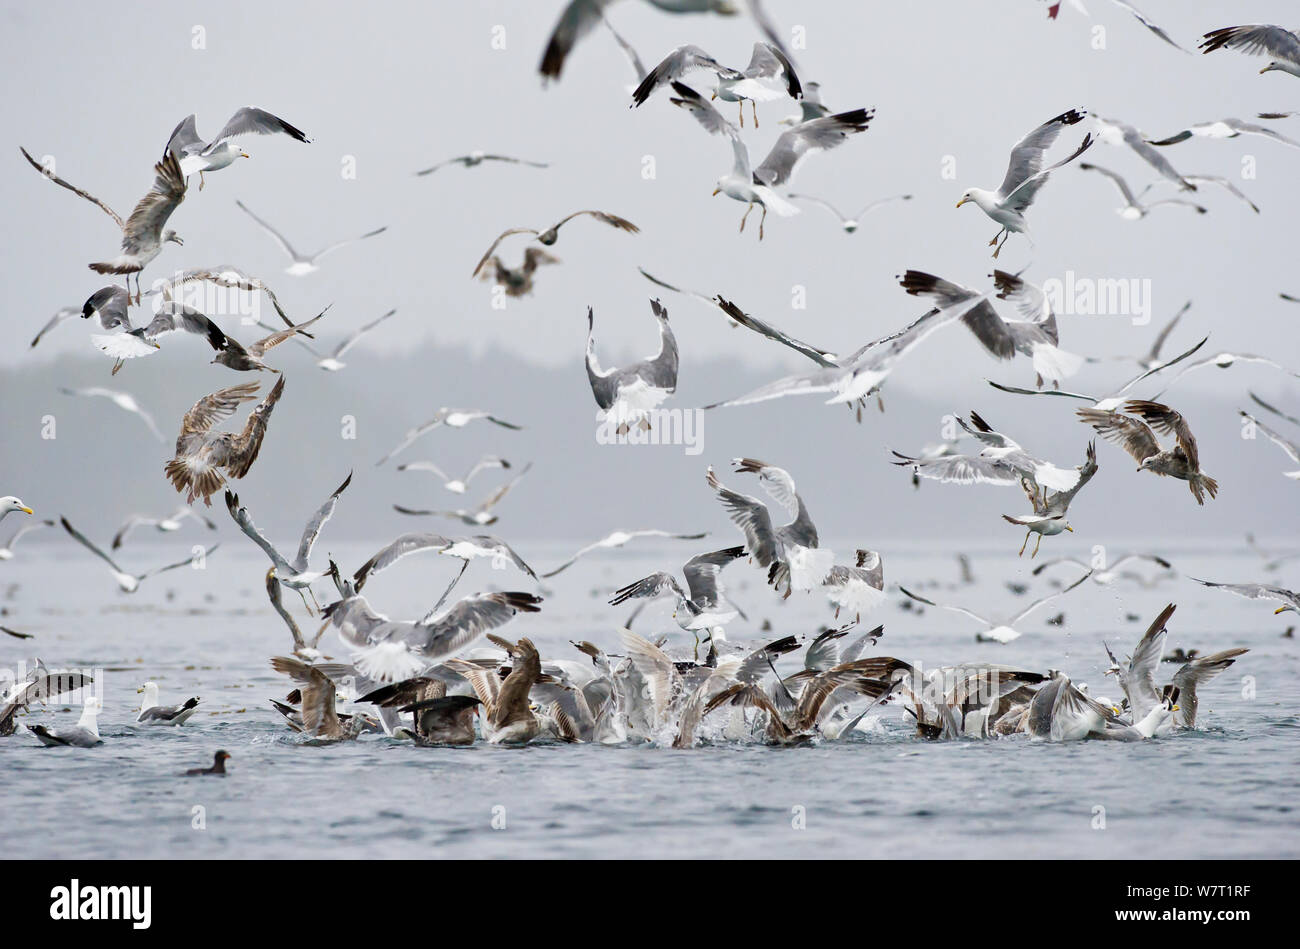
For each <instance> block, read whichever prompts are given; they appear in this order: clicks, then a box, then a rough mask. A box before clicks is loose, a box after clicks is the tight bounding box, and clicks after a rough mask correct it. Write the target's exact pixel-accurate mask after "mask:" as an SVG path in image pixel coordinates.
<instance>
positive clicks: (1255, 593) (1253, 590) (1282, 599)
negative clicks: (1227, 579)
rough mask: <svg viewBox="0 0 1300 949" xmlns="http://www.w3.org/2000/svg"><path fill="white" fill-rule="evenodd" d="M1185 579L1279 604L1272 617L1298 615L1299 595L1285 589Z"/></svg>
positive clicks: (1253, 584) (1252, 598)
mask: <svg viewBox="0 0 1300 949" xmlns="http://www.w3.org/2000/svg"><path fill="white" fill-rule="evenodd" d="M1187 579H1189V580H1195V581H1196V582H1197V583H1199V584H1201V585H1202V586H1207V587H1212V588H1215V589H1219V590H1223V591H1224V592H1226V593H1235V594H1236V595H1237V596H1244V597H1245V598H1246V599H1248V600H1274V601H1276V602H1278V603H1281V604H1282V605H1281V606H1279V607H1278V608H1277V609H1275V610H1274V611H1273V614H1274V615H1277V614H1279V613H1286V612H1291V613H1300V593H1296V592H1295V591H1294V590H1288V589H1286V588H1285V587H1274V586H1268V585H1267V584H1264V583H1215V582H1213V581H1211V580H1199V579H1197V578H1196V577H1188V578H1187Z"/></svg>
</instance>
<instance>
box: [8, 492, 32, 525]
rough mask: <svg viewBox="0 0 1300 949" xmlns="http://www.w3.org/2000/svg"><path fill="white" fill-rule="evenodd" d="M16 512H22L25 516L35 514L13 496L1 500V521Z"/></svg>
mask: <svg viewBox="0 0 1300 949" xmlns="http://www.w3.org/2000/svg"><path fill="white" fill-rule="evenodd" d="M14 511H22V513H24V514H32V513H34V512H33V511H32V509H31V508H29V507H28V506H27V505H26V504H24V503H23V502H22V501H21V500H20V499H19V498H16V497H14V496H13V495H12V494H10V495H6V496H5V497H2V498H0V521H3V520H4V519H5V518H6V517H8V516H9V515H10V514H12V513H13V512H14Z"/></svg>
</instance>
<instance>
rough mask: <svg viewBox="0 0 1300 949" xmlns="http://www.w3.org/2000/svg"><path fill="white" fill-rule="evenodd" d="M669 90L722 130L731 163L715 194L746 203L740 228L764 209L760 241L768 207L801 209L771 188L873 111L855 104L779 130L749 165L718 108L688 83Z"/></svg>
mask: <svg viewBox="0 0 1300 949" xmlns="http://www.w3.org/2000/svg"><path fill="white" fill-rule="evenodd" d="M673 91H674V92H676V93H677V96H676V97H674V98H671V99H669V100H668V101H669V102H671V103H672V104H673V105H676V106H680V107H681V108H684V109H686V110H687V111H688V112H690V113H691V115H693V116H695V120H696V121H697V122H699V123H700V126H701V127H702V128H703V129H704V130H705V131H706V132H708V133H709V134H710V135H725V136H726V137H727V138H729V139H730V140H731V150H732V154H733V155H734V157H735V164H734V165H733V166H732V170H731V173H730V174H726V175H723V176H722V177H721V178H719V179H718V180H717V183H716V186H715V187H714V189H713V193H714V194H715V195H716V194H718V193H719V192H721V193H723V194H725V195H726V196H727V197H729V198H733V199H735V200H736V201H741V202H744V203H745V204H746V205H747V206H746V208H745V216H744V217H742V218H741V219H740V230H741V231H742V232H743V231H744V230H745V221H746V220H747V219H748V218H749V212H750V211H752V210H753V209H754V205H755V204H757V205H759V206H760V207H761V208H762V209H763V216H762V217H761V218H760V219H759V222H758V238H759V240H762V239H763V222H764V221H766V220H767V212H768V209H769V208H770V209H771V210H773V211H775V212H776V213H777V214H778V215H780V216H781V217H789V216H790V215H792V214H798V213H799V208H798V207H796V206H795V205H793V204H791V203H790V202H789V201H787V200H786V199H785V198H783V197H781V196H780V195H779V194H778V193H777V192H776V190H775V189H776V188H778V187H780V186H782V185H785V184H787V183H788V182H789V181H790V179H791V177H793V175H794V172H795V169H796V168H797V166H798V165H799V164H800V163H801V162H802V161H803V159H804V158H806V157H807V156H808V155H811V154H813V153H815V152H821V151H826V150H827V149H831V148H834V147H835V146H837V145H842V144H843V143H844V142H845V141H846V140H847V139H848V137H849V136H850V135H853V134H856V133H858V132H865V131H866V130H867V125H868V124H869V123H870V122H871V119H872V117H873V116H874V115H875V110H874V109H853V110H851V111H849V112H840V113H838V114H836V115H828V116H826V117H825V118H821V119H814V120H812V121H811V122H804V123H803V124H801V125H796V126H794V127H793V128H790V129H787V130H786V131H784V132H782V133H781V135H780V136H779V137H778V138H777V140H776V144H775V145H773V146H772V149H771V151H769V152H768V153H767V157H766V158H764V159H763V160H762V162H760V163H759V165H758V167H756V168H753V169H752V170H751V168H750V163H749V149H748V148H747V147H746V146H745V143H744V142H742V141H741V140H740V132H739V130H738V129H737V128H736V126H734V125H732V124H731V123H730V122H728V121H727V120H726V119H724V118H723V117H722V115H721V113H719V112H718V110H717V109H715V108H714V107H713V106H711V105H709V103H707V102H705V101H704V99H703V98H701V96H700V94H699V93H698V92H696V91H695V90H694V89H692V88H690V87H689V86H684V85H682V84H681V83H680V82H674V83H673Z"/></svg>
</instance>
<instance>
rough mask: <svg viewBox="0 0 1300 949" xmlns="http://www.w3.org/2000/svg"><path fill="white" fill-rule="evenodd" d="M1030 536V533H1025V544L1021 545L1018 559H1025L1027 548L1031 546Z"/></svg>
mask: <svg viewBox="0 0 1300 949" xmlns="http://www.w3.org/2000/svg"><path fill="white" fill-rule="evenodd" d="M1029 534H1030V532H1029V531H1025V542H1024V543H1023V544H1021V545H1020V553H1018V554H1016V556H1017V557H1023V556H1024V555H1025V548H1026V547H1027V546H1028V545H1029Z"/></svg>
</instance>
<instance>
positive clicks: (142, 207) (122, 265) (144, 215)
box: [19, 147, 185, 302]
mask: <svg viewBox="0 0 1300 949" xmlns="http://www.w3.org/2000/svg"><path fill="white" fill-rule="evenodd" d="M19 151H21V152H22V153H23V157H24V158H26V159H27V161H28V162H30V163H31V166H32V167H33V168H35V169H36V170H37V171H39V172H40V173H41V174H42V175H44V176H45V177H46V178H49V179H50V180H51V181H53V182H54V183H55V184H56V185H58V186H59V187H61V188H66V189H68V190H69V191H71V192H72V193H73V194H75V195H79V196H80V197H83V198H85V199H86V200H87V201H89V202H90V203H91V204H94V205H96V206H97V207H99V208H100V210H102V211H103V212H104V213H105V214H107V215H108V216H109V217H111V218H112V219H113V221H114V222H115V223H116V224H117V226H118V227H119V228H120V229H121V231H122V252H121V254H120V255H119V256H117V257H116V258H114V259H113V260H110V261H107V262H104V263H95V264H91V265H90V269H91V270H93V271H95V273H101V274H125V275H126V279H127V285H126V287H127V291H128V293H129V292H130V289H131V282H130V281H131V274H135V275H136V276H135V290H136V302H139V300H140V271H142V270H144V268H145V267H146V266H148V264H149V262H150V261H151V260H153V259H154V258H155V257H157V256H158V255H159V254H160V253H162V245H163V244H165V243H167V242H168V241H172V242H174V243H176V244H183V243H185V242H184V241H182V240H181V239H180V237H179V235H177V233H176V232H175V231H173V230H171V229H170V228H169V229H167V230H164V229H163V228H164V226H165V225H166V224H167V220H168V218H170V217H171V216H172V212H173V211H175V210H176V208H177V207H178V206H179V205H180V203H181V202H182V201H184V200H185V179H184V177H183V176H182V174H181V170H180V166H179V165H178V164H177V163H176V159H175V157H174V156H173V155H172V154H171V153H168V154H166V155H164V156H163V158H162V160H161V161H159V162H158V163H157V164H156V165H154V166H153V170H154V183H153V187H152V188H150V189H149V193H148V194H146V195H145V196H144V197H143V198H141V199H140V200H139V202H137V204H136V206H135V208H134V209H132V211H131V216H130V217H128V218H127V219H126V220H125V221H123V220H122V218H121V216H119V215H118V213H117V212H116V211H114V210H113V209H112V208H110V207H109V206H108V205H107V204H105V203H104V202H103V201H101V200H99V198H96V197H95V196H94V195H93V194H90V193H89V192H87V191H82V190H81V189H80V188H78V187H76V186H74V185H70V184H68V183H67V182H66V181H64V180H63V179H62V178H59V177H57V176H56V175H55V174H54V172H53V171H51V170H50V169H48V168H46V167H45V166H44V165H42V164H40V163H38V162H37V161H36V159H35V158H33V157H32V156H31V155H29V154H27V149H25V148H21V147H20V148H19Z"/></svg>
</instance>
